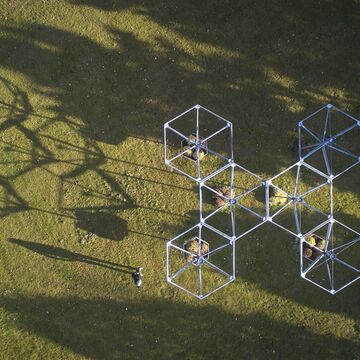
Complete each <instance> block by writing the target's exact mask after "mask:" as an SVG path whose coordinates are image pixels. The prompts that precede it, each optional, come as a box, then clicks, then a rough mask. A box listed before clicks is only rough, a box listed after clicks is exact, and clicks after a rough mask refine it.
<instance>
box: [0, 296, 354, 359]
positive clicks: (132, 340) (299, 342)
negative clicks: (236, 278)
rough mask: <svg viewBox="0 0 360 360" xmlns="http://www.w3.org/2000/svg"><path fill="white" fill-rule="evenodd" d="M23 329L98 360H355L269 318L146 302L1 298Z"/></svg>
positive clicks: (348, 346) (323, 339)
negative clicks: (219, 359) (179, 359)
mask: <svg viewBox="0 0 360 360" xmlns="http://www.w3.org/2000/svg"><path fill="white" fill-rule="evenodd" d="M0 306H1V307H2V308H3V309H4V310H5V311H6V312H8V313H10V314H11V315H12V316H15V318H14V319H15V324H16V326H18V327H19V328H21V329H24V330H26V331H29V332H30V333H32V334H34V335H36V336H40V337H42V338H45V339H48V340H50V341H51V342H53V343H55V344H57V345H59V346H60V347H64V348H67V349H70V350H71V351H72V352H74V353H75V354H78V355H81V356H86V357H88V358H91V359H142V358H144V356H145V357H146V358H147V359H165V358H166V359H173V358H181V359H185V358H186V359H214V358H224V359H240V358H242V359H270V358H271V359H280V358H281V359H318V358H319V350H318V349H319V348H320V349H321V358H324V359H334V358H338V359H355V358H356V356H357V354H356V350H357V345H358V344H356V342H355V341H351V340H346V339H340V338H338V337H335V336H333V335H322V334H314V333H312V332H311V331H309V330H307V329H306V328H304V327H301V326H293V325H290V324H286V323H282V322H280V321H278V320H274V319H271V318H268V317H267V316H265V315H262V314H251V315H233V314H229V313H228V312H224V311H222V310H221V309H219V308H218V307H216V306H212V305H204V306H202V307H194V306H190V305H185V304H180V303H173V302H170V301H159V300H153V299H146V298H145V299H143V300H142V301H141V302H133V301H132V302H131V303H124V302H117V301H110V300H108V301H107V300H101V299H80V298H76V297H71V298H54V297H45V296H37V297H33V298H30V297H1V298H0ZM15 341H16V340H15Z"/></svg>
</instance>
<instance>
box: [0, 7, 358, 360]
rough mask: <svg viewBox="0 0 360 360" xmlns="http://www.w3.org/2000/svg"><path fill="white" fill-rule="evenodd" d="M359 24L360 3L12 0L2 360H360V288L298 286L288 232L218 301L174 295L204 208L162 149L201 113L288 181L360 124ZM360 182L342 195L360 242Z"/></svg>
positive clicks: (253, 246)
mask: <svg viewBox="0 0 360 360" xmlns="http://www.w3.org/2000/svg"><path fill="white" fill-rule="evenodd" d="M359 14H360V3H359V1H350V0H349V1H326V2H313V1H307V0H306V1H300V2H299V1H273V2H268V3H266V4H265V3H263V2H261V1H230V0H225V1H216V0H212V1H210V0H209V1H205V2H202V3H201V2H194V1H183V2H177V1H164V2H158V1H156V2H155V1H154V2H153V1H126V0H124V1H120V0H112V1H105V0H104V1H97V0H48V1H40V0H38V1H23V0H21V1H20V0H3V1H1V3H0V24H1V27H0V131H1V133H0V191H1V206H0V215H1V219H0V222H1V242H0V279H1V281H0V334H1V336H0V350H1V359H85V358H89V359H177V358H178V359H217V358H220V357H221V358H224V359H290V358H291V359H360V346H359V340H360V336H359V331H360V323H359V315H360V307H359V295H360V293H359V285H358V284H354V285H353V286H351V287H350V288H348V289H346V290H345V291H343V292H342V293H340V294H338V295H336V296H334V297H333V296H330V295H328V294H326V293H325V292H323V291H322V290H320V289H317V288H315V287H314V286H312V285H311V284H309V283H307V282H305V281H304V280H301V279H300V277H299V276H298V269H299V264H298V253H297V249H296V247H295V246H294V239H293V238H292V237H291V236H289V235H287V234H286V233H284V232H282V231H281V230H280V229H277V228H275V227H274V226H271V224H266V225H264V226H263V227H260V228H259V229H258V230H256V231H255V232H253V233H252V234H250V235H249V236H246V237H244V238H243V239H241V240H240V241H239V242H238V243H237V244H238V246H237V258H236V261H237V279H236V282H234V283H232V284H231V285H229V286H228V287H226V288H224V289H223V290H221V291H219V292H218V293H216V294H214V295H212V296H211V297H209V298H207V299H206V300H204V301H202V302H200V301H198V300H195V299H193V298H191V297H189V296H187V295H185V294H184V293H182V292H179V291H178V290H176V289H174V288H172V287H170V286H169V285H168V284H167V283H166V282H165V242H166V241H167V240H169V239H171V238H172V237H174V236H175V235H176V234H178V233H179V232H181V231H183V230H184V229H186V228H187V227H189V226H191V225H194V224H196V222H197V221H198V212H197V210H198V205H199V204H198V200H197V199H198V195H197V188H196V187H195V186H194V184H193V183H192V182H191V181H190V180H188V179H186V178H184V177H183V176H181V175H178V174H176V173H175V172H172V171H170V169H169V168H166V167H165V166H164V164H163V145H162V138H161V137H162V125H163V123H164V122H165V121H167V120H169V119H170V118H172V117H173V116H175V115H177V114H179V113H180V112H182V111H183V110H185V109H187V108H189V107H191V106H192V105H194V104H195V103H200V104H202V105H204V106H206V107H208V108H210V109H212V110H213V111H215V112H217V113H219V114H220V115H222V116H224V117H226V118H228V119H229V120H231V121H233V123H234V130H235V140H234V145H235V158H236V160H237V161H238V162H239V163H240V164H241V165H243V166H245V167H247V168H249V170H251V171H254V172H256V173H258V174H259V175H260V176H262V177H264V178H270V177H272V176H274V175H275V174H276V173H278V172H279V171H280V170H283V169H285V168H286V167H287V166H289V165H291V164H292V163H293V162H295V160H296V154H295V153H294V152H293V150H292V148H293V142H294V139H295V138H296V133H295V127H296V122H297V121H298V120H300V119H302V118H304V117H305V116H306V115H307V114H308V113H310V112H312V111H314V110H315V109H317V108H319V107H320V106H322V105H323V104H324V103H327V102H332V103H334V104H335V105H337V106H339V107H341V108H343V109H344V110H346V111H348V112H350V113H351V114H353V115H354V116H357V117H359V116H360V100H359V99H360V84H359V81H358V78H359V76H358V75H359V70H360V63H359V58H360V50H359V46H357V45H358V40H359V38H358V37H359V35H358V34H359V31H360V18H359ZM352 141H353V142H354V143H356V142H358V141H359V138H354V140H352ZM359 179H360V177H359V169H357V170H355V169H354V171H353V172H352V173H349V176H348V177H346V178H342V179H339V181H338V182H337V183H336V184H335V196H334V198H335V205H334V209H335V210H336V216H337V217H338V218H339V220H341V221H344V222H345V223H346V224H348V225H350V226H353V227H354V228H355V229H357V230H359V229H360V226H359V216H360V211H359ZM244 181H245V180H244ZM286 181H287V180H285V182H286ZM288 181H290V180H288ZM254 201H255V200H254ZM314 201H318V202H319V204H320V205H324V201H323V199H317V200H316V199H315V200H314ZM325 205H326V204H325ZM325 205H324V206H325ZM356 250H357V251H358V249H356ZM358 260H359V257H357V260H356V261H358ZM137 266H142V267H144V273H145V277H144V281H143V287H142V288H141V289H137V288H136V287H135V286H134V285H133V283H132V279H131V272H132V271H133V269H134V268H135V267H137Z"/></svg>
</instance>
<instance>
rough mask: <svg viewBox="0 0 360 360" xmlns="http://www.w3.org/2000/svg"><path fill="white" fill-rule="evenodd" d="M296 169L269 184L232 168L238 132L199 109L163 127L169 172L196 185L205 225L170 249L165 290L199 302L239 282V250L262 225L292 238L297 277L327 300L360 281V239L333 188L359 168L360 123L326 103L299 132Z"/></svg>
mask: <svg viewBox="0 0 360 360" xmlns="http://www.w3.org/2000/svg"><path fill="white" fill-rule="evenodd" d="M298 136H299V139H298V140H299V148H298V155H299V158H298V161H297V162H296V163H295V164H294V165H292V166H290V167H289V168H287V169H285V170H283V171H282V172H280V173H279V174H277V175H276V176H274V177H273V178H271V179H269V180H265V179H262V178H261V177H259V176H257V175H256V174H254V173H252V172H251V171H249V170H247V169H245V168H244V167H242V166H240V165H238V164H236V163H235V162H234V158H233V127H232V123H231V122H230V121H228V120H226V119H224V118H222V117H221V116H219V115H217V114H215V113H213V112H212V111H210V110H208V109H206V108H204V107H202V106H200V105H196V106H194V107H192V108H190V109H189V110H187V111H185V112H184V113H182V114H180V115H179V116H177V117H175V118H174V119H172V120H170V121H168V122H167V123H165V125H164V145H165V163H166V164H167V165H168V166H170V167H172V168H173V169H175V170H177V171H179V172H180V173H182V174H183V175H185V176H187V177H189V178H190V179H192V180H194V181H196V182H197V184H198V185H199V203H200V205H199V223H198V224H197V225H195V226H193V227H192V228H190V229H188V230H186V231H184V232H183V233H181V234H179V235H178V236H176V237H175V238H173V239H172V240H170V241H168V242H167V247H166V272H167V281H168V282H169V283H171V284H173V285H174V286H176V287H178V288H180V289H182V290H184V291H186V292H188V293H189V294H191V295H194V296H196V297H197V298H199V299H203V298H205V297H207V296H209V295H210V294H212V293H214V292H215V291H217V290H219V289H221V288H222V287H224V286H226V285H227V284H229V283H230V282H232V281H234V280H235V241H237V240H238V239H240V238H242V237H243V236H245V235H246V234H248V233H250V232H251V231H253V230H255V229H256V228H257V227H259V226H261V225H262V224H264V223H266V222H270V223H272V224H274V225H276V226H278V227H279V228H281V229H283V230H285V231H286V232H288V233H290V234H291V235H293V236H295V237H296V238H297V239H298V241H299V246H300V266H301V269H300V275H301V277H302V278H304V279H306V280H308V281H310V282H311V283H313V284H314V285H316V286H318V287H320V288H321V289H323V290H326V291H328V292H329V293H331V294H335V293H337V292H339V291H340V290H342V289H344V288H346V287H347V286H349V285H350V284H352V283H354V282H355V281H356V280H358V279H359V278H360V262H359V257H360V251H359V250H360V249H359V247H360V233H359V232H357V231H355V230H353V229H351V228H350V227H348V226H347V225H345V224H343V223H341V222H339V221H337V220H336V219H335V218H334V211H333V209H334V206H333V191H334V181H335V180H336V179H337V178H338V177H339V176H344V175H345V173H346V172H347V171H349V170H350V169H352V168H353V167H355V166H356V165H358V164H359V163H360V121H359V120H357V119H355V118H354V117H352V116H351V115H348V114H346V113H345V112H343V111H342V110H340V109H337V108H335V107H334V106H333V105H331V104H329V105H326V106H324V107H323V108H321V109H319V110H318V111H316V112H314V113H313V114H311V115H310V116H308V117H307V118H305V119H304V120H302V121H300V122H299V123H298Z"/></svg>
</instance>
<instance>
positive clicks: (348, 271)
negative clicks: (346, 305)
mask: <svg viewBox="0 0 360 360" xmlns="http://www.w3.org/2000/svg"><path fill="white" fill-rule="evenodd" d="M300 267H301V269H300V272H301V277H302V278H304V279H306V280H308V281H310V282H311V283H312V284H314V285H316V286H318V287H320V288H321V289H323V290H325V291H327V292H329V293H330V294H336V293H337V292H339V291H341V290H343V289H344V288H346V287H347V286H349V285H350V284H352V283H354V282H355V281H357V280H359V279H360V233H359V232H357V231H355V230H353V229H351V228H350V227H348V226H346V225H345V224H343V223H341V222H339V221H337V220H336V219H334V218H333V217H331V218H330V219H329V220H328V221H327V222H326V223H325V224H321V225H319V226H318V227H317V228H315V229H313V230H312V231H310V232H309V233H307V234H305V235H304V236H302V237H301V238H300Z"/></svg>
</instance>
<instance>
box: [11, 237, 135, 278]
mask: <svg viewBox="0 0 360 360" xmlns="http://www.w3.org/2000/svg"><path fill="white" fill-rule="evenodd" d="M8 241H9V242H11V243H13V244H16V245H20V246H22V247H24V248H26V249H29V250H31V251H34V252H36V253H38V254H40V255H43V256H46V257H48V258H52V259H55V260H62V261H79V262H83V263H85V264H90V265H96V266H101V267H104V268H107V269H110V270H115V271H119V272H122V273H126V274H132V273H133V272H134V271H135V270H136V268H135V267H133V266H127V265H122V264H117V263H114V262H110V261H106V260H101V259H97V258H94V257H91V256H87V255H83V254H78V253H76V252H72V251H70V250H66V249H63V248H59V247H56V246H49V245H44V244H39V243H35V242H32V241H25V240H20V239H14V238H10V239H8Z"/></svg>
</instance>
